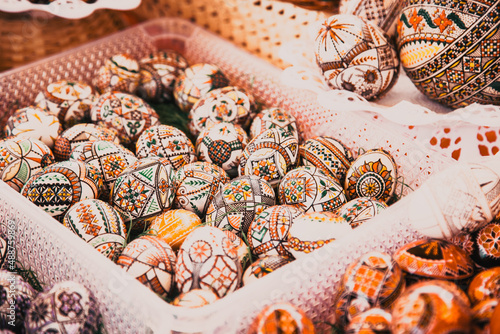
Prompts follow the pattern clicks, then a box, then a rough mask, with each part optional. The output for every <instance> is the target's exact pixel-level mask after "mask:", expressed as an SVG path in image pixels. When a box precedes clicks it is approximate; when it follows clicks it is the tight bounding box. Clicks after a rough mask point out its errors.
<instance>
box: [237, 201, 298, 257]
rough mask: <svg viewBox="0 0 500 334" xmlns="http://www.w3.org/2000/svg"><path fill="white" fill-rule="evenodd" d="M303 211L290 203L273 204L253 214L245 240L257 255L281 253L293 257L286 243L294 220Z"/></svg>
mask: <svg viewBox="0 0 500 334" xmlns="http://www.w3.org/2000/svg"><path fill="white" fill-rule="evenodd" d="M302 213H303V211H302V210H301V209H299V208H296V207H294V206H290V205H275V206H271V207H268V208H266V209H264V210H263V211H262V212H260V213H259V214H257V215H256V216H255V219H254V220H253V221H252V222H251V224H250V228H249V229H248V235H247V241H248V246H249V247H250V249H251V250H252V253H253V254H254V255H255V256H258V257H265V256H268V255H281V256H285V257H289V258H292V259H293V255H292V253H290V251H289V250H288V248H287V246H286V243H287V239H288V232H289V231H290V228H291V227H292V224H293V222H294V220H295V219H296V218H297V217H298V216H300V215H301V214H302Z"/></svg>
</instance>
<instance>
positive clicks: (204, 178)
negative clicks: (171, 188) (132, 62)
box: [174, 161, 229, 217]
mask: <svg viewBox="0 0 500 334" xmlns="http://www.w3.org/2000/svg"><path fill="white" fill-rule="evenodd" d="M227 182H229V176H228V175H227V173H226V172H225V171H224V170H223V169H222V168H221V167H219V166H217V165H214V164H212V163H210V162H201V161H198V162H193V163H190V164H187V165H184V166H182V167H181V168H179V170H178V171H177V173H176V174H175V189H176V190H175V200H174V207H176V208H182V209H186V210H189V211H192V212H194V213H196V214H197V215H198V216H200V217H204V216H205V214H206V212H207V209H208V206H209V205H210V203H211V202H212V200H213V198H214V196H215V194H216V193H217V192H218V191H219V189H220V188H221V187H222V185H223V184H225V183H227Z"/></svg>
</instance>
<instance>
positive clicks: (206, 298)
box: [172, 289, 219, 308]
mask: <svg viewBox="0 0 500 334" xmlns="http://www.w3.org/2000/svg"><path fill="white" fill-rule="evenodd" d="M217 300H219V297H218V296H217V295H216V294H215V293H214V292H213V291H212V290H204V289H193V290H189V291H188V292H184V293H181V294H179V295H178V296H177V297H176V298H175V299H174V301H173V302H172V305H174V306H180V307H187V308H197V307H203V306H205V305H209V304H212V303H213V302H215V301H217Z"/></svg>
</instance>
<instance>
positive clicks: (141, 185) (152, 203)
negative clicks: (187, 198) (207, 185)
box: [110, 157, 175, 231]
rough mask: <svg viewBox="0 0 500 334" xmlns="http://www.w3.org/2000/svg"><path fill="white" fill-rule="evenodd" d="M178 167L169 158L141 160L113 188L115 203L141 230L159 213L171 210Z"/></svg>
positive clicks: (112, 196)
mask: <svg viewBox="0 0 500 334" xmlns="http://www.w3.org/2000/svg"><path fill="white" fill-rule="evenodd" d="M174 188H175V186H174V170H173V169H172V166H171V165H170V162H169V161H168V160H167V159H165V158H160V157H149V158H143V159H139V160H137V161H136V162H135V163H133V164H132V165H130V166H129V167H128V168H127V169H125V170H124V171H123V172H122V173H121V174H120V175H119V176H118V177H117V178H116V180H115V183H114V184H113V186H112V188H111V195H110V198H111V201H110V202H111V204H112V205H113V207H114V208H115V209H116V210H117V211H118V212H119V213H120V214H121V215H122V217H124V220H125V222H126V223H130V224H131V227H130V228H131V230H135V231H137V230H141V229H143V228H144V227H145V226H147V225H149V224H150V223H151V221H152V219H154V217H155V216H157V215H159V214H160V213H162V212H164V211H166V210H168V209H170V207H171V206H172V203H173V201H174V196H175V189H174Z"/></svg>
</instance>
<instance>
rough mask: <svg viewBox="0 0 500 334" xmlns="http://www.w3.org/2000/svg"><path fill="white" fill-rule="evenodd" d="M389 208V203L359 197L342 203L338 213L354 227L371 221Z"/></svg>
mask: <svg viewBox="0 0 500 334" xmlns="http://www.w3.org/2000/svg"><path fill="white" fill-rule="evenodd" d="M385 209H387V204H385V203H384V202H381V201H377V200H375V199H373V198H370V197H358V198H355V199H353V200H350V201H349V202H347V203H345V204H344V205H342V206H341V207H340V208H339V209H338V210H337V211H336V214H337V215H338V216H339V217H340V218H342V219H343V220H345V221H346V222H347V223H349V225H351V227H352V228H356V227H358V226H359V225H361V224H363V223H365V222H367V221H369V220H370V219H372V218H373V217H375V216H376V215H378V214H379V213H381V212H382V211H384V210H385Z"/></svg>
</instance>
